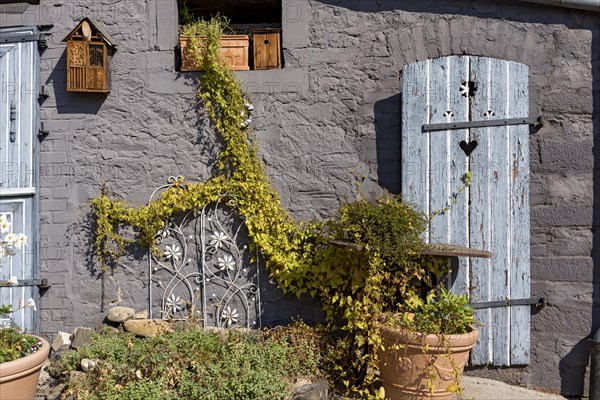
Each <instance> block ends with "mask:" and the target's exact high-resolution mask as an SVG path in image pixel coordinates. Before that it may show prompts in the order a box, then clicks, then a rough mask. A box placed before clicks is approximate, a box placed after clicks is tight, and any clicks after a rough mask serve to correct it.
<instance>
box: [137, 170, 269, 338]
mask: <svg viewBox="0 0 600 400" xmlns="http://www.w3.org/2000/svg"><path fill="white" fill-rule="evenodd" d="M176 181H177V178H174V177H171V178H169V184H167V185H164V186H161V187H160V188H158V189H157V190H156V191H155V192H154V193H153V194H152V196H151V200H152V199H153V198H155V197H157V196H159V195H160V194H161V193H163V192H164V191H166V190H170V189H171V188H172V187H173V185H174V183H175V182H176ZM236 201H237V199H236V198H235V197H232V196H228V195H225V194H224V195H223V196H222V198H221V201H217V202H216V203H214V204H210V205H207V206H205V207H203V208H202V209H199V210H196V211H193V212H190V213H188V214H186V215H183V216H180V217H179V218H177V219H175V220H169V221H166V222H165V225H164V227H163V228H162V229H161V230H160V231H159V232H158V233H157V235H156V239H155V244H156V245H157V246H158V252H154V253H153V252H152V251H150V252H149V272H148V276H149V305H148V307H149V316H150V318H160V319H174V320H177V319H190V320H192V321H197V322H198V323H199V324H202V325H203V326H204V327H209V326H214V327H223V328H233V327H244V328H260V327H261V326H262V324H261V303H260V290H259V270H258V268H259V262H258V256H257V254H251V251H250V249H249V248H248V245H247V243H248V235H247V229H246V226H245V224H244V219H243V218H239V217H238V216H236V215H235V214H234V212H233V211H232V209H233V208H234V207H235V203H236Z"/></svg>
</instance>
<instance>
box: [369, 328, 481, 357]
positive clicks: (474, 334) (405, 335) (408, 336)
mask: <svg viewBox="0 0 600 400" xmlns="http://www.w3.org/2000/svg"><path fill="white" fill-rule="evenodd" d="M378 328H379V330H380V331H381V333H382V336H383V337H384V338H388V339H391V340H394V341H395V342H399V343H403V344H406V345H408V346H417V347H422V346H424V345H429V348H430V350H432V351H436V349H437V350H442V351H443V350H444V349H447V348H448V347H450V348H453V349H454V348H462V347H464V348H469V349H470V348H472V347H473V346H475V343H476V342H477V339H478V338H479V330H478V329H477V328H476V327H474V326H471V331H469V332H467V333H462V334H453V335H446V334H437V333H430V334H424V333H420V332H415V331H409V330H407V329H404V328H399V327H393V326H390V325H387V324H383V323H378Z"/></svg>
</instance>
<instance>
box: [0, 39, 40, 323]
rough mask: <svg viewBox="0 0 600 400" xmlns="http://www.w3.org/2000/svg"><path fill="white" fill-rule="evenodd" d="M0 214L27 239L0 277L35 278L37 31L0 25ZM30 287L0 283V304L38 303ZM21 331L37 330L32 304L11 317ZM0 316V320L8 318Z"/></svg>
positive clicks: (7, 262) (3, 269)
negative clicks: (31, 299) (34, 301)
mask: <svg viewBox="0 0 600 400" xmlns="http://www.w3.org/2000/svg"><path fill="white" fill-rule="evenodd" d="M0 35H1V36H2V39H3V41H2V43H0V83H1V85H2V86H1V87H0V214H4V215H5V216H6V217H7V218H8V220H9V221H10V222H11V223H12V230H13V232H14V233H24V234H25V235H27V237H28V244H27V247H25V248H24V249H22V250H21V251H19V252H18V253H17V254H16V255H15V256H13V257H11V258H10V259H4V260H2V262H1V270H0V280H3V281H4V280H6V279H9V278H10V277H11V276H16V277H17V278H18V279H19V281H24V280H25V281H31V280H33V279H35V278H36V277H37V276H36V273H37V270H36V266H37V262H36V258H37V251H36V250H37V248H36V246H37V237H36V230H35V228H34V227H35V226H37V198H36V185H37V132H38V96H39V89H38V88H39V72H38V71H39V54H38V46H37V40H38V31H37V28H35V27H22V28H21V27H19V28H5V29H0ZM34 289H35V287H33V286H19V287H10V288H8V287H0V304H12V305H13V309H15V308H17V307H18V306H19V305H23V304H26V302H27V300H28V299H29V298H33V299H34V300H36V301H37V290H34ZM10 318H12V321H14V323H16V324H17V325H18V326H19V327H20V328H21V329H24V330H27V331H35V324H34V322H35V318H34V313H33V310H32V309H31V308H25V309H22V310H21V311H19V312H17V313H14V314H12V315H10ZM7 321H8V318H7V316H2V315H0V323H2V322H7Z"/></svg>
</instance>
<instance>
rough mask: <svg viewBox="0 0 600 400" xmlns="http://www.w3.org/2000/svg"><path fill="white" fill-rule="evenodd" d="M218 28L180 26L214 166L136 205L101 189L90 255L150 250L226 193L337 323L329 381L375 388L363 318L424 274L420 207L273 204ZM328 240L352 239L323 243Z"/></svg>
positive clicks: (371, 341) (367, 390) (282, 275)
mask: <svg viewBox="0 0 600 400" xmlns="http://www.w3.org/2000/svg"><path fill="white" fill-rule="evenodd" d="M227 29H228V23H227V20H226V19H224V18H221V17H216V18H213V19H212V20H211V21H197V22H194V23H193V24H190V25H188V26H187V27H186V28H185V29H184V31H183V32H182V33H183V34H184V35H186V36H189V37H191V38H192V39H191V45H190V46H191V50H192V51H193V53H194V54H195V55H196V57H197V60H196V61H197V62H198V64H199V65H201V66H202V70H203V71H204V73H203V75H202V79H201V80H199V87H198V91H197V94H198V97H199V98H200V100H201V102H202V104H203V106H204V109H205V110H206V112H207V113H208V116H209V117H210V120H211V122H212V124H213V127H214V129H215V131H216V132H217V133H218V135H219V136H220V137H221V139H222V142H223V149H222V151H221V153H220V155H219V157H218V161H217V173H216V174H215V176H214V177H212V178H211V179H210V180H208V181H207V182H205V183H192V182H188V181H186V180H184V179H178V180H177V181H176V182H175V184H174V185H173V186H172V187H171V188H170V189H169V190H167V191H166V192H164V193H163V194H162V195H161V196H160V197H158V198H157V199H155V200H153V201H152V202H150V203H149V204H148V205H147V206H140V207H132V206H130V205H128V204H127V203H126V202H124V201H121V200H113V199H112V198H111V197H110V196H109V193H108V191H107V190H106V189H104V190H103V191H102V193H101V194H100V195H99V196H98V197H96V198H95V199H93V201H92V209H93V212H94V213H95V217H96V220H97V230H96V252H97V257H98V260H99V263H100V264H101V266H102V268H103V269H105V268H107V267H109V266H112V267H113V268H114V266H115V265H116V263H117V262H118V258H119V257H120V256H121V255H122V254H123V253H124V252H125V249H126V247H127V245H128V244H130V243H134V242H135V243H137V244H140V245H142V246H149V247H150V248H151V249H152V250H153V251H154V252H157V253H158V249H157V247H156V245H155V238H156V234H157V232H159V231H160V230H161V228H162V227H163V225H164V223H165V221H167V220H169V219H172V218H174V217H176V216H177V215H182V214H184V213H188V212H191V211H199V210H201V209H202V208H203V207H204V206H205V205H207V204H210V203H213V202H215V201H217V200H219V199H224V200H225V201H227V199H228V198H235V199H236V201H235V204H233V209H234V211H235V212H236V213H237V214H238V215H240V216H242V217H244V218H245V224H246V227H247V230H248V235H249V240H250V245H251V247H253V248H254V249H258V250H259V251H260V253H261V254H262V256H263V257H264V260H265V263H266V268H267V271H268V272H269V274H270V276H271V277H272V279H274V280H275V282H276V283H277V284H278V285H279V286H280V287H281V288H282V289H283V290H284V291H285V292H288V293H293V294H296V295H298V296H300V295H302V294H309V295H310V296H312V297H314V298H317V299H319V300H320V301H321V303H322V307H323V309H324V311H325V313H326V317H327V326H328V327H329V329H330V330H331V331H332V332H337V334H336V337H337V338H338V340H337V341H336V342H335V344H332V348H331V353H330V354H331V355H332V360H333V361H332V363H331V366H330V367H331V368H330V369H331V371H332V373H333V374H334V378H335V379H336V381H337V382H338V383H340V384H342V385H343V386H345V387H346V388H348V390H349V391H352V392H353V393H354V394H359V395H363V396H365V397H367V396H375V395H381V393H380V392H379V391H378V390H375V389H376V388H375V385H374V384H375V383H376V370H377V354H376V353H377V352H376V351H374V349H376V348H377V347H378V346H380V345H381V339H380V337H379V335H378V332H377V330H376V328H375V325H376V324H374V323H373V322H374V320H375V319H376V318H377V317H378V315H379V314H381V313H382V312H384V311H389V308H390V307H391V306H393V305H395V304H396V303H397V302H398V299H399V298H401V297H402V296H404V295H405V292H406V291H407V290H409V288H410V287H411V284H412V283H413V282H414V281H415V280H421V279H423V278H424V277H425V275H426V271H425V270H424V267H423V263H421V262H419V261H418V260H417V259H416V258H417V257H418V254H419V249H420V246H421V244H422V242H421V239H420V237H421V236H420V235H421V233H422V231H423V230H424V228H425V219H424V216H422V215H421V214H419V213H417V212H416V211H414V210H412V209H411V208H410V207H409V206H408V205H406V204H404V203H402V202H401V201H399V199H398V198H394V197H391V198H387V199H381V200H379V201H378V202H376V203H369V202H366V201H359V202H355V203H350V204H348V205H346V206H344V207H342V208H341V209H340V210H339V211H338V212H337V214H336V215H335V216H334V217H333V218H332V219H330V220H329V221H325V222H323V221H313V222H308V223H301V222H297V221H295V220H294V219H293V218H292V217H291V216H290V215H289V214H288V213H287V212H286V211H285V210H284V209H283V207H282V206H281V202H280V198H279V195H278V194H277V192H276V191H275V190H274V188H273V187H272V185H271V182H270V180H269V178H268V177H267V175H266V173H265V169H264V166H263V163H262V161H261V159H260V157H259V155H258V148H257V141H256V139H255V137H254V135H253V133H252V129H251V125H250V123H251V116H252V112H253V106H252V105H251V103H250V102H249V100H248V99H247V98H246V97H245V95H244V93H243V91H242V87H241V84H240V82H239V80H238V79H237V78H236V77H235V76H234V75H233V73H232V72H231V71H230V70H229V69H228V67H227V66H226V64H225V62H224V61H223V59H222V58H221V51H220V39H221V35H222V33H223V32H224V31H226V30H227ZM382 221H383V222H382ZM123 227H132V228H133V229H134V231H135V232H136V235H137V236H136V237H134V238H133V239H132V238H131V237H128V236H126V235H125V234H122V233H120V232H121V230H120V229H121V228H123ZM381 238H383V240H381ZM335 240H344V241H351V242H352V243H353V244H354V245H353V246H341V247H340V246H336V245H332V243H333V242H335ZM398 243H401V247H400V248H398V247H397V245H398ZM158 255H160V254H158Z"/></svg>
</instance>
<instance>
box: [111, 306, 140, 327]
mask: <svg viewBox="0 0 600 400" xmlns="http://www.w3.org/2000/svg"><path fill="white" fill-rule="evenodd" d="M134 315H135V310H134V309H133V308H130V307H122V306H117V307H113V308H111V309H110V310H108V315H107V316H106V319H108V320H109V321H110V322H116V323H121V322H125V321H127V320H128V319H131V318H133V316H134Z"/></svg>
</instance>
